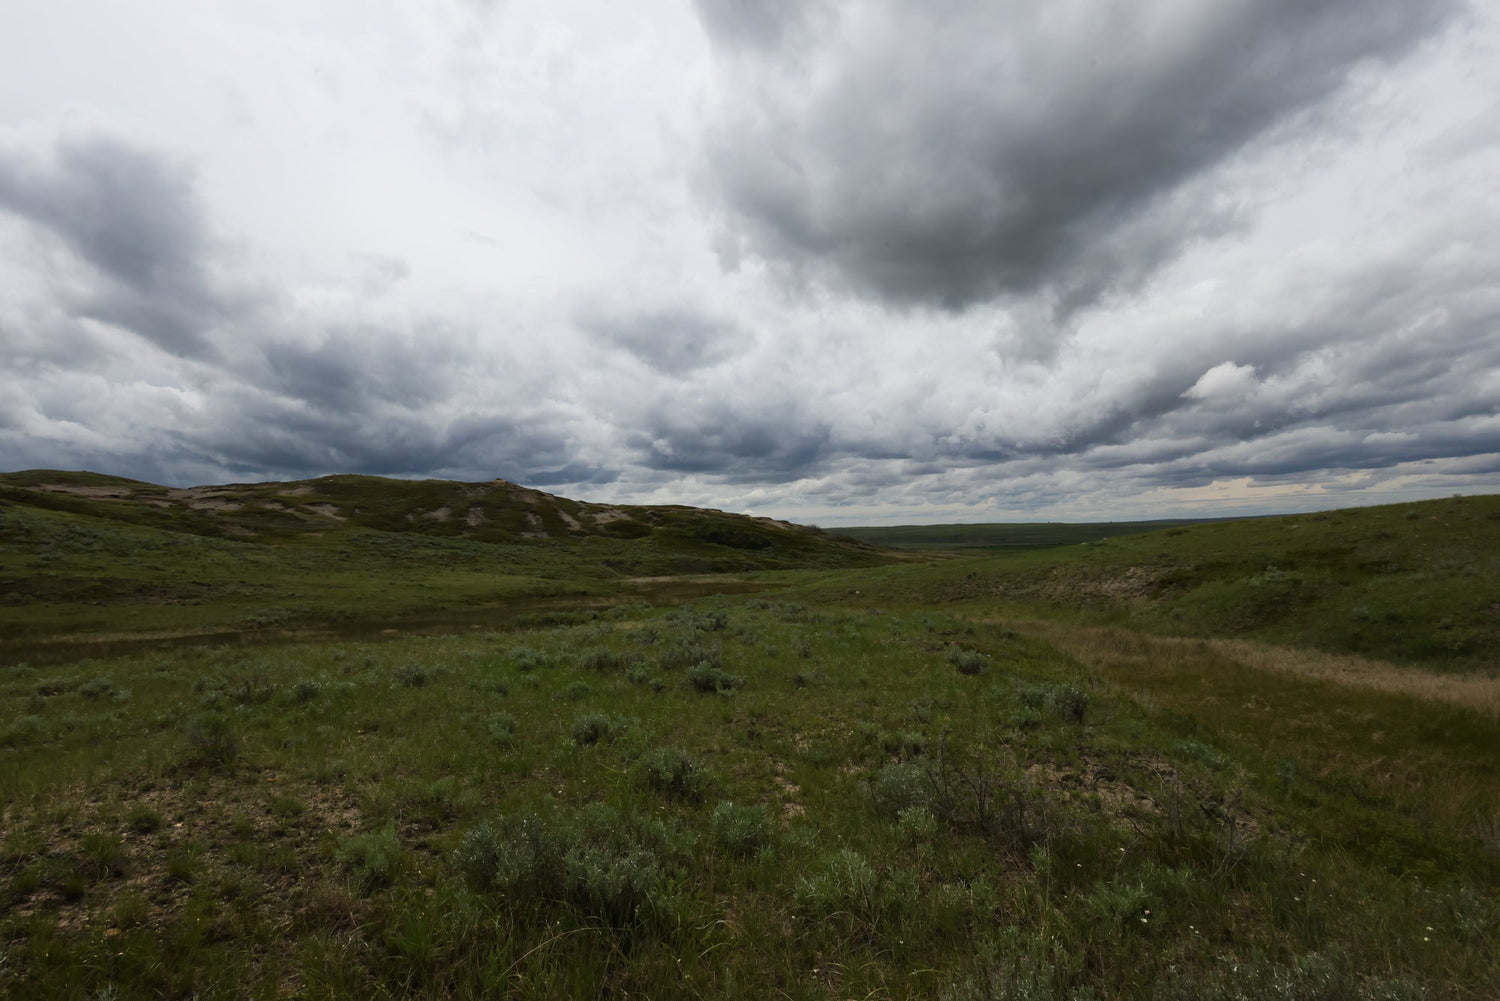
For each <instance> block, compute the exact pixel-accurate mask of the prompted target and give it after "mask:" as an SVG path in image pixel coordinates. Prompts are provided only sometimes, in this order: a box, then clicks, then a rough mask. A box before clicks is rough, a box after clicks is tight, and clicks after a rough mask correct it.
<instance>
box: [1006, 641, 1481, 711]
mask: <svg viewBox="0 0 1500 1001" xmlns="http://www.w3.org/2000/svg"><path fill="white" fill-rule="evenodd" d="M1006 624H1007V625H1009V626H1011V627H1012V628H1017V629H1020V630H1021V631H1023V632H1026V633H1029V634H1031V635H1033V636H1037V637H1039V638H1042V639H1046V640H1047V641H1049V642H1051V643H1052V644H1054V645H1055V646H1057V647H1058V648H1059V649H1061V650H1064V651H1065V652H1067V653H1068V654H1070V655H1071V656H1073V657H1076V658H1078V659H1079V660H1080V661H1082V662H1083V663H1085V664H1087V665H1089V666H1090V667H1093V668H1105V669H1108V668H1112V667H1129V666H1133V665H1143V664H1145V663H1148V662H1150V663H1155V664H1163V665H1164V666H1188V665H1189V664H1191V663H1193V662H1198V661H1201V660H1202V659H1203V658H1204V657H1205V656H1209V657H1214V658H1218V659H1222V660H1224V661H1228V662H1230V663H1232V664H1235V665H1237V666H1239V667H1242V668H1247V669H1249V670H1252V671H1270V672H1276V673H1281V674H1292V675H1296V676H1298V677H1303V678H1312V679H1316V680H1319V681H1331V682H1334V683H1336V684H1340V685H1350V686H1353V687H1357V688H1367V689H1372V690H1375V691H1379V692H1385V693H1387V694H1391V695H1404V696H1407V697H1409V698H1415V699H1425V700H1430V701H1434V702H1446V703H1448V704H1450V705H1454V706H1459V707H1461V708H1464V709H1470V710H1473V711H1476V712H1480V713H1483V714H1485V715H1488V716H1492V717H1496V718H1500V678H1497V677H1493V676H1489V677H1473V676H1470V677H1458V676H1454V675H1445V674H1436V673H1433V672H1431V671H1425V670H1422V669H1421V668H1416V667H1402V666H1399V665H1396V664H1390V663H1387V662H1385V661H1379V660H1368V659H1366V658H1363V657H1354V656H1350V655H1347V654H1332V653H1323V652H1322V651H1318V650H1307V649H1298V648H1294V647H1280V646H1273V645H1271V644H1268V643H1258V642H1255V641H1253V640H1241V639H1186V638H1181V637H1173V636H1150V635H1147V634H1144V633H1137V632H1133V631H1131V630H1128V629H1120V628H1117V627H1088V626H1080V625H1075V624H1072V623H1069V624H1062V623H1055V622H1045V621H1041V620H1029V621H1024V622H1017V621H1015V620H1007V621H1006Z"/></svg>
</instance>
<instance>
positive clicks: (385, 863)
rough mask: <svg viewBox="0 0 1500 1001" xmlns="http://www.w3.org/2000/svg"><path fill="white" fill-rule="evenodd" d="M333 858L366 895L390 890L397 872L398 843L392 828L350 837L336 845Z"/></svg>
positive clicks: (387, 826) (399, 856)
mask: <svg viewBox="0 0 1500 1001" xmlns="http://www.w3.org/2000/svg"><path fill="white" fill-rule="evenodd" d="M335 857H336V858H337V859H338V860H339V861H340V862H342V863H343V864H344V866H345V868H347V869H348V870H349V871H350V872H352V873H353V874H354V877H355V879H356V880H358V882H359V885H360V886H361V887H362V888H363V889H364V890H366V891H369V890H374V889H379V888H380V887H384V886H390V885H391V884H392V883H393V882H395V880H396V873H397V872H398V871H400V868H401V841H400V839H399V838H398V837H397V836H396V825H395V824H393V823H392V824H387V825H385V826H384V827H382V828H380V829H379V830H377V831H367V832H365V833H363V834H354V835H350V836H349V837H347V838H345V839H344V840H343V841H342V842H340V844H339V847H338V851H337V852H336V853H335Z"/></svg>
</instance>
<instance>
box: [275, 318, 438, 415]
mask: <svg viewBox="0 0 1500 1001" xmlns="http://www.w3.org/2000/svg"><path fill="white" fill-rule="evenodd" d="M446 333H447V331H445V330H443V329H442V328H441V327H437V328H435V329H425V328H424V329H419V330H416V331H414V332H412V333H410V334H406V335H403V334H401V333H400V332H397V331H393V330H389V329H384V328H380V327H374V326H355V327H343V326H341V327H337V328H335V329H333V330H330V331H328V332H326V333H325V334H324V335H323V338H322V340H321V341H320V342H317V343H312V342H310V341H308V340H307V339H306V338H305V337H304V338H300V339H298V340H291V341H281V342H276V343H272V344H267V345H266V346H265V348H264V349H263V352H264V356H265V360H266V365H267V372H266V373H265V376H264V377H263V380H262V381H263V382H264V384H265V385H266V386H267V388H271V389H274V390H275V391H276V392H279V393H282V394H285V395H287V396H290V397H293V398H295V399H299V400H303V401H305V402H307V403H309V404H311V405H313V406H315V407H317V408H319V409H325V410H338V411H345V412H348V411H358V410H360V409H363V408H365V407H368V406H370V405H371V404H374V403H391V404H396V405H398V406H402V407H406V408H408V409H412V410H416V409H419V408H421V407H423V406H426V405H430V404H433V403H435V402H438V401H440V400H442V399H443V398H444V397H445V396H446V395H447V394H449V393H450V392H451V391H452V390H453V388H454V383H455V380H456V379H457V377H458V376H459V374H460V373H461V371H462V367H463V364H464V362H463V359H462V358H460V357H459V356H458V355H457V353H456V352H455V350H454V348H453V344H452V341H451V340H450V339H449V338H448V337H447V336H446Z"/></svg>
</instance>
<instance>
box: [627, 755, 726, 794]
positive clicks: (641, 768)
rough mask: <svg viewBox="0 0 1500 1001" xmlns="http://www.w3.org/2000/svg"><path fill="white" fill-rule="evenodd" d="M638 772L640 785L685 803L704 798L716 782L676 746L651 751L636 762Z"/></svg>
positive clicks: (635, 771) (636, 772)
mask: <svg viewBox="0 0 1500 1001" xmlns="http://www.w3.org/2000/svg"><path fill="white" fill-rule="evenodd" d="M634 773H635V783H636V785H638V786H640V787H642V788H644V789H649V790H651V791H653V792H658V793H662V794H663V795H666V796H670V797H672V798H673V799H678V800H682V801H683V802H685V803H701V802H703V797H704V796H705V795H706V794H707V793H708V790H709V788H710V787H711V786H712V785H713V777H712V776H711V775H709V774H708V773H707V772H705V771H704V770H703V769H701V768H699V767H698V765H697V764H696V763H694V761H693V759H692V758H690V757H688V755H687V752H685V751H682V750H680V749H678V748H676V747H656V748H652V749H651V750H649V751H647V752H646V753H645V754H643V755H641V757H640V760H638V761H637V762H636V763H635V769H634Z"/></svg>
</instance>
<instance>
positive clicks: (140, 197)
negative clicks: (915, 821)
mask: <svg viewBox="0 0 1500 1001" xmlns="http://www.w3.org/2000/svg"><path fill="white" fill-rule="evenodd" d="M309 10H313V11H315V12H316V15H317V16H315V17H292V16H290V15H286V14H283V13H281V12H277V11H274V10H267V11H263V12H259V13H255V14H253V15H246V17H247V18H248V21H246V22H245V23H237V24H236V25H235V26H233V27H232V28H231V27H230V26H228V25H226V24H224V23H222V21H221V15H220V13H218V12H216V11H214V10H213V9H211V8H202V9H196V8H195V9H194V11H193V12H192V13H191V14H184V13H183V12H182V11H181V9H180V8H176V7H171V6H167V5H162V6H160V7H158V6H157V5H155V4H153V3H150V2H147V3H143V4H140V5H131V6H130V9H128V10H126V9H124V8H119V9H113V8H112V9H107V10H100V9H96V8H90V9H88V10H87V11H84V10H83V9H82V8H81V7H80V8H79V9H76V10H75V9H72V7H71V0H62V2H60V3H58V4H55V5H52V4H49V5H44V6H36V5H34V6H33V7H31V8H28V9H27V10H26V11H25V13H24V14H21V15H18V17H17V18H16V19H15V20H16V30H14V31H9V32H7V33H6V34H5V35H4V36H3V37H0V59H3V60H5V65H7V67H8V72H9V74H10V78H11V80H12V82H13V84H14V86H12V87H11V88H9V89H7V91H6V92H5V93H4V94H3V95H0V275H3V278H4V280H3V281H0V467H3V468H7V469H18V468H29V467H51V468H90V469H95V470H99V471H102V472H109V473H117V474H122V475H128V476H135V477H139V478H143V479H150V480H155V481H157V482H167V483H174V484H188V483H195V482H198V483H201V482H214V481H223V480H228V479H234V480H253V479H263V478H285V477H302V476H316V475H322V474H325V473H333V472H368V473H378V474H384V475H393V476H442V477H454V478H463V479H489V478H492V477H496V476H500V477H504V478H507V479H511V480H516V481H520V482H523V483H529V484H533V485H536V486H541V487H545V488H547V489H551V490H555V491H557V492H560V493H564V494H570V495H573V496H577V497H580V498H584V499H590V500H601V501H624V502H630V501H637V502H667V503H689V504H703V505H707V506H712V507H719V508H728V509H734V510H749V511H754V512H755V513H762V514H772V515H776V516H781V517H793V518H800V519H803V520H812V521H817V522H819V523H824V524H834V523H859V522H865V523H870V522H881V521H885V522H891V521H905V522H912V521H950V520H965V521H982V520H999V519H1028V520H1029V519H1038V518H1040V519H1049V518H1050V519H1068V518H1100V517H1138V516H1152V515H1158V516H1160V515H1167V514H1185V515H1187V514H1220V513H1251V512H1259V511H1268V510H1292V509H1305V508H1311V507H1318V506H1331V505H1334V504H1348V503H1362V502H1365V503H1373V502H1377V501H1381V500H1390V499H1399V498H1406V497H1418V496H1435V495H1444V494H1449V493H1453V492H1458V491H1479V490H1485V491H1493V490H1497V489H1500V278H1497V274H1500V272H1497V270H1496V267H1495V265H1494V262H1493V250H1492V247H1491V244H1492V242H1493V234H1494V232H1496V231H1497V230H1500V188H1497V187H1496V185H1495V184H1494V182H1493V178H1494V177H1495V176H1500V124H1497V122H1500V119H1497V118H1496V114H1495V110H1494V94H1495V93H1497V92H1500V69H1497V68H1496V67H1500V58H1497V56H1500V15H1497V14H1496V13H1495V12H1494V11H1492V10H1490V9H1488V8H1487V7H1484V6H1480V5H1466V4H1463V3H1460V2H1457V0H1442V2H1436V3H1416V2H1406V0H1391V2H1382V3H1378V4H1369V3H1363V2H1360V3H1356V2H1353V0H1320V2H1313V3H1294V2H1291V0H1284V2H1283V0H1273V2H1251V0H1216V2H1213V3H1186V2H1182V3H1167V2H1159V3H1146V4H1114V3H1105V2H1087V3H1086V2H1083V0H1063V2H1061V3H1056V4H1049V5H1042V6H1038V5H1034V4H1020V3H1007V2H996V3H983V4H968V3H963V4H961V3H949V2H943V3H938V4H932V5H925V6H924V5H912V4H902V3H896V2H894V0H891V2H885V0H877V2H863V3H845V2H835V0H815V2H808V3H791V2H781V0H764V2H759V3H727V2H719V0H700V2H698V3H697V4H696V5H695V6H694V5H681V4H673V3H665V2H663V3H660V4H657V3H655V2H654V0H651V2H647V3H646V4H644V5H627V6H621V5H608V4H600V3H593V2H588V0H573V2H569V3H562V4H525V3H518V4H506V5H474V4H468V3H465V2H463V0H455V3H454V4H453V5H452V6H451V8H442V7H434V8H430V9H428V8H417V7H411V8H403V9H400V10H395V9H389V10H380V11H369V10H364V9H362V10H361V12H360V13H359V15H358V17H359V23H360V30H359V31H350V30H349V28H350V24H351V21H350V18H351V16H352V15H350V13H349V12H348V11H347V10H344V9H342V8H340V7H339V6H337V5H333V4H330V5H326V6H325V5H321V4H318V5H314V7H312V8H309ZM85 14H87V15H88V16H89V17H91V18H93V19H94V21H93V22H91V23H94V22H97V23H96V28H97V30H96V31H95V32H93V33H92V34H88V35H85V34H81V33H79V32H78V31H77V30H76V28H75V25H76V24H77V23H79V21H80V19H81V18H83V17H84V16H85ZM105 38H107V39H111V45H109V46H102V45H100V44H98V41H97V40H98V39H105Z"/></svg>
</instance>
